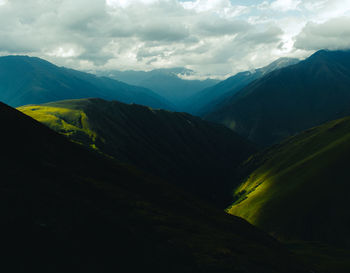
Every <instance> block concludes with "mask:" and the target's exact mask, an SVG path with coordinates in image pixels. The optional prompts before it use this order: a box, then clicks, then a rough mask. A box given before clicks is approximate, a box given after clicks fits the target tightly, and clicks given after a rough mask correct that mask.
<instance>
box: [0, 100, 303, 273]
mask: <svg viewBox="0 0 350 273" xmlns="http://www.w3.org/2000/svg"><path fill="white" fill-rule="evenodd" d="M0 124H1V127H2V133H1V135H0V140H1V143H2V147H1V153H0V159H1V162H2V164H1V180H0V213H1V217H2V225H1V231H2V232H1V234H2V243H1V248H3V249H4V250H6V252H5V253H6V254H5V256H3V257H4V259H3V260H2V263H1V268H3V269H4V270H5V271H11V272H28V271H30V272H46V273H47V272H68V273H69V272H91V273H92V272H116V270H117V271H122V272H139V271H142V272H184V273H186V272H188V273H189V272H191V273H193V272H215V273H219V272H242V273H243V272H262V273H263V272H266V273H267V272H269V273H273V272H276V273H277V272H286V273H287V272H290V273H292V272H293V273H299V272H300V273H302V272H308V271H304V270H303V269H301V267H300V266H299V263H298V262H297V261H296V260H295V259H294V258H293V257H292V256H291V255H290V254H288V252H286V251H285V249H284V248H283V247H282V246H281V245H280V244H279V243H277V242H276V241H275V240H273V239H272V238H271V237H269V236H267V235H266V234H264V233H263V232H261V231H259V230H257V229H256V228H254V227H253V226H251V225H249V224H248V223H246V222H245V221H244V220H242V219H239V218H236V217H233V216H228V215H226V214H225V213H223V212H220V211H217V210H215V209H213V208H211V207H209V206H207V205H205V204H203V203H201V202H199V201H196V199H195V198H193V197H192V196H190V195H187V194H185V193H183V192H181V191H179V190H177V189H176V188H174V187H173V186H171V185H169V184H167V183H165V182H163V181H159V180H157V179H154V178H152V177H148V176H146V175H145V174H143V173H141V172H138V171H136V170H133V169H131V168H128V167H126V166H121V165H120V164H117V163H116V162H114V161H112V160H107V159H106V158H104V157H102V156H99V155H98V154H95V153H91V152H89V151H87V150H85V149H84V148H83V147H81V146H79V145H76V144H74V143H71V142H69V141H67V140H66V139H65V138H64V137H62V136H60V135H59V134H57V133H55V132H53V131H52V130H50V129H48V128H47V127H45V126H43V125H42V124H40V123H38V122H36V121H34V120H32V119H31V118H29V117H27V116H25V115H23V114H22V113H20V112H19V111H15V110H14V109H12V108H10V107H8V106H6V105H3V104H0ZM3 235H4V236H3ZM34 246H35V247H34ZM6 266H10V267H11V268H10V270H9V268H6Z"/></svg>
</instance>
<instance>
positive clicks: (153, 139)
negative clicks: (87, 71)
mask: <svg viewBox="0 0 350 273" xmlns="http://www.w3.org/2000/svg"><path fill="white" fill-rule="evenodd" d="M18 109H19V110H20V111H22V112H23V113H25V114H27V115H29V116H31V117H33V118H35V119H36V120H38V121H40V122H42V123H44V124H45V125H47V126H49V127H50V128H52V129H53V130H55V131H57V132H60V133H63V134H65V135H67V136H68V137H69V138H70V139H71V140H73V141H74V142H78V143H81V144H83V145H85V146H87V147H90V148H92V149H95V150H97V151H99V152H101V153H103V154H106V155H109V156H111V157H113V158H115V159H118V160H119V161H121V162H124V163H126V164H131V165H133V166H136V167H137V168H139V169H142V170H144V171H147V172H149V173H152V174H155V175H157V176H159V177H162V178H164V179H166V180H169V181H172V182H173V183H175V184H177V185H180V186H182V187H183V188H186V190H189V191H191V192H193V193H196V194H197V195H199V196H202V197H204V198H205V199H206V200H209V201H211V202H214V203H216V204H217V205H219V206H220V207H222V208H224V207H226V206H227V205H228V204H229V202H231V201H232V199H231V198H232V196H231V194H230V189H231V188H232V177H233V175H234V173H235V166H237V165H238V164H240V163H241V162H242V161H243V160H245V159H246V158H248V156H249V155H251V154H252V153H254V152H256V148H255V147H254V145H252V144H251V143H250V142H248V141H246V140H244V139H243V138H241V137H240V136H238V135H237V134H235V133H234V132H232V131H231V130H229V129H228V128H225V127H224V126H222V125H217V124H214V123H209V122H206V121H203V120H202V119H200V118H198V117H194V116H191V115H189V114H186V113H175V112H169V111H164V110H154V109H151V108H148V107H144V106H140V105H127V104H124V103H119V102H117V101H104V100H101V99H82V100H69V101H60V102H54V103H47V104H42V105H29V106H23V107H19V108H18Z"/></svg>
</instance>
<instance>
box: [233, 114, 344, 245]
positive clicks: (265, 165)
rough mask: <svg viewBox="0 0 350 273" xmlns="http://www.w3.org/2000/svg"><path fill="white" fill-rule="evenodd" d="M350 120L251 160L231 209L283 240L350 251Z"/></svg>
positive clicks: (294, 139) (310, 132)
mask: <svg viewBox="0 0 350 273" xmlns="http://www.w3.org/2000/svg"><path fill="white" fill-rule="evenodd" d="M349 158H350V118H349V117H347V118H343V119H340V120H336V121H332V122H329V123H327V124H324V125H322V126H319V127H316V128H312V129H309V130H307V131H305V132H303V133H301V134H299V135H297V136H295V137H292V138H289V139H287V140H286V141H284V142H282V143H281V144H280V145H276V146H273V147H272V148H270V149H268V150H267V151H265V152H262V153H260V154H258V155H255V156H253V157H251V158H250V159H249V160H248V161H247V162H246V163H245V164H244V166H243V170H244V172H245V173H246V174H249V176H246V178H245V180H244V182H243V183H242V184H241V186H239V187H238V188H237V189H236V191H235V198H236V202H235V203H234V204H233V205H232V207H230V208H229V209H228V211H229V212H230V213H231V214H235V215H239V216H242V217H243V218H245V219H247V220H248V221H249V222H251V223H253V224H255V225H257V226H259V227H261V228H263V229H264V230H266V231H268V232H270V233H272V234H274V235H276V236H277V237H279V238H282V239H288V240H290V239H297V240H309V241H322V242H326V243H331V244H334V245H340V246H347V247H349V246H350V238H349V236H348V230H349V228H350V214H349V200H350V183H349Z"/></svg>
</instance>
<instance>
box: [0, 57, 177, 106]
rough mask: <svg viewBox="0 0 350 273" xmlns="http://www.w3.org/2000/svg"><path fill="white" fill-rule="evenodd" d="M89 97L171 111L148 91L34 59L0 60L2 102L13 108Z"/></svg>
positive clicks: (159, 98) (0, 96)
mask: <svg viewBox="0 0 350 273" xmlns="http://www.w3.org/2000/svg"><path fill="white" fill-rule="evenodd" d="M89 97H99V98H103V99H107V100H118V101H122V102H125V103H132V102H134V103H138V104H144V105H148V106H151V107H154V108H165V109H172V106H171V105H170V104H169V103H168V102H167V101H166V100H165V99H163V98H162V97H160V96H159V95H157V94H155V93H154V92H152V91H151V90H148V89H146V88H141V87H136V86H131V85H128V84H125V83H122V82H119V81H116V80H112V79H108V78H103V77H96V76H95V75H92V74H88V73H83V72H79V71H76V70H72V69H67V68H63V67H58V66H55V65H53V64H51V63H49V62H47V61H45V60H43V59H39V58H35V57H27V56H6V57H0V101H3V102H5V103H7V104H9V105H11V106H15V107H17V106H21V105H25V104H35V103H45V102H50V101H57V100H63V99H79V98H89Z"/></svg>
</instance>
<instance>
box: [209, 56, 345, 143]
mask: <svg viewBox="0 0 350 273" xmlns="http://www.w3.org/2000/svg"><path fill="white" fill-rule="evenodd" d="M349 85H350V52H349V51H325V50H324V51H319V52H316V53H315V54H313V55H312V56H310V57H309V58H307V59H306V60H304V61H301V62H300V63H298V64H295V65H293V66H289V67H285V68H282V69H278V70H275V71H273V72H271V73H269V74H267V75H266V76H265V77H263V78H261V79H259V80H256V81H254V82H252V83H251V84H249V85H248V86H246V87H245V88H243V89H242V90H241V91H239V92H238V93H237V94H235V95H234V96H232V97H230V98H228V99H227V101H226V102H224V103H222V104H221V105H220V106H219V107H217V108H216V109H214V110H213V111H212V112H211V113H208V114H207V115H206V116H205V118H206V119H208V120H211V121H215V122H219V123H222V124H225V125H226V126H228V127H230V128H231V129H234V130H235V131H236V132H238V133H239V134H241V135H243V136H245V137H248V139H250V140H251V141H253V142H254V143H257V144H259V145H261V146H268V145H271V144H274V143H276V142H279V141H281V140H282V139H283V138H286V137H288V136H291V135H293V134H295V133H298V132H301V131H302V130H305V129H307V128H310V127H313V126H316V125H320V124H322V123H324V122H326V121H330V120H332V119H337V118H340V117H343V116H346V115H348V114H350V112H349V105H348V101H349V100H350V92H349V88H348V86H349ZM276 113H278V114H276Z"/></svg>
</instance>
